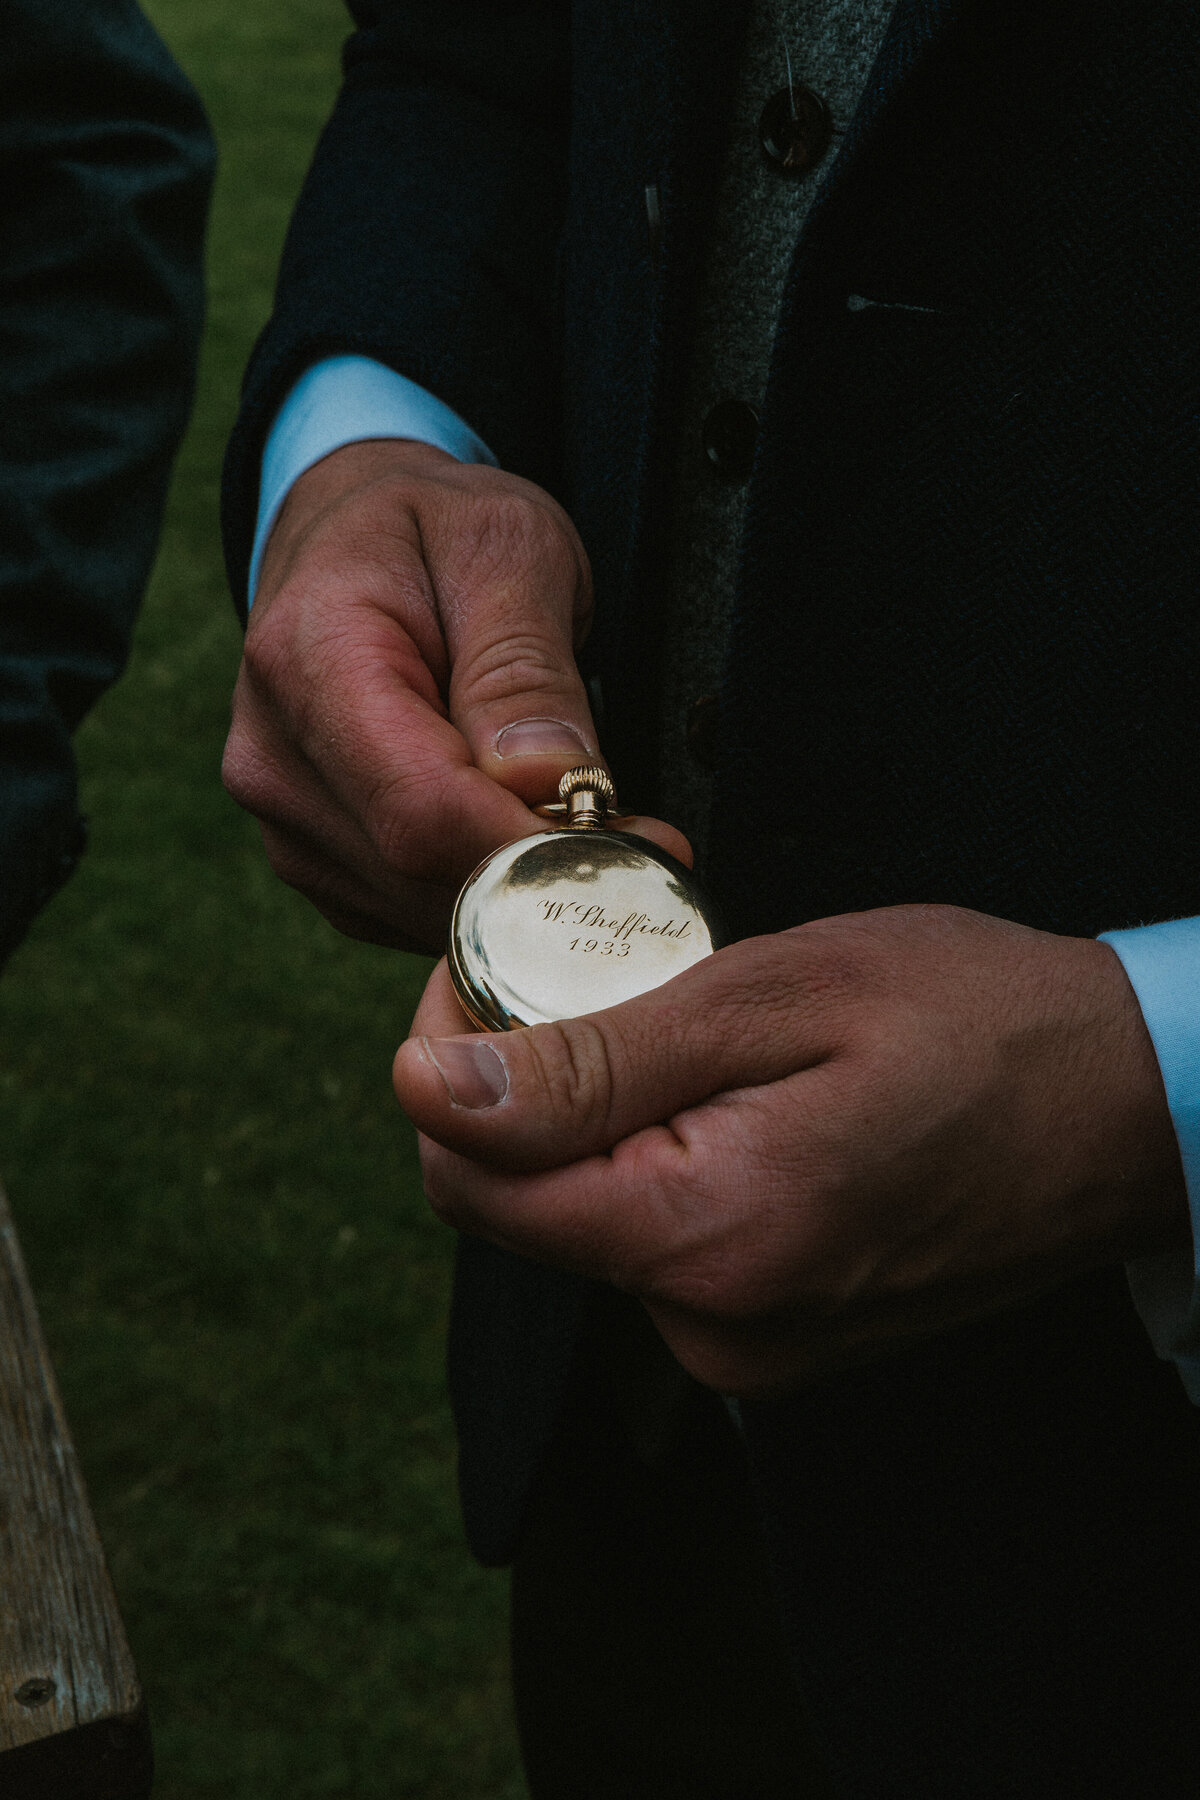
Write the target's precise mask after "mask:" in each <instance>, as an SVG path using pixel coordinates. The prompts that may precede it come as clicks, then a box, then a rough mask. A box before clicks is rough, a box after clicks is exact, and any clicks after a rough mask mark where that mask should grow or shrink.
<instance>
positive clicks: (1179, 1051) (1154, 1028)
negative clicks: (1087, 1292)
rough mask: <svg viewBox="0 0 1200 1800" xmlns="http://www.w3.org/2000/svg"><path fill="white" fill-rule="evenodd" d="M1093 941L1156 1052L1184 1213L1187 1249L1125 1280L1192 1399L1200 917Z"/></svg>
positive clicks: (1197, 1330)
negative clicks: (1112, 961)
mask: <svg viewBox="0 0 1200 1800" xmlns="http://www.w3.org/2000/svg"><path fill="white" fill-rule="evenodd" d="M1101 941H1102V942H1103V943H1106V944H1109V945H1111V947H1112V948H1113V950H1115V951H1116V953H1117V955H1118V956H1119V957H1120V959H1121V963H1122V966H1123V967H1124V970H1125V973H1126V975H1128V977H1129V980H1130V983H1131V985H1132V987H1133V991H1134V993H1135V994H1136V995H1137V998H1138V1004H1139V1005H1140V1007H1141V1009H1142V1014H1143V1017H1144V1018H1145V1021H1146V1026H1147V1029H1148V1030H1149V1033H1150V1038H1151V1041H1152V1043H1153V1045H1154V1051H1155V1055H1156V1056H1157V1057H1158V1066H1159V1068H1160V1070H1161V1071H1162V1078H1163V1086H1164V1087H1165V1088H1166V1091H1167V1103H1168V1105H1169V1106H1170V1109H1171V1120H1172V1123H1173V1124H1174V1126H1175V1135H1176V1137H1177V1139H1178V1140H1179V1154H1180V1157H1181V1159H1182V1162H1183V1175H1184V1180H1185V1182H1186V1184H1187V1195H1188V1205H1189V1207H1190V1208H1191V1215H1192V1249H1191V1250H1190V1252H1189V1251H1182V1250H1179V1251H1169V1252H1167V1253H1165V1254H1163V1255H1161V1256H1146V1257H1141V1258H1139V1260H1138V1261H1137V1262H1132V1263H1130V1264H1129V1265H1128V1274H1129V1286H1130V1289H1131V1291H1132V1294H1133V1299H1134V1304H1135V1305H1136V1307H1137V1309H1138V1312H1139V1313H1140V1314H1141V1317H1142V1322H1143V1324H1144V1325H1145V1327H1146V1329H1147V1331H1148V1332H1149V1334H1150V1339H1151V1342H1152V1343H1153V1345H1154V1348H1155V1349H1156V1350H1157V1352H1158V1354H1159V1355H1160V1356H1161V1357H1163V1358H1164V1359H1168V1360H1173V1361H1174V1362H1175V1363H1176V1364H1177V1366H1178V1368H1179V1373H1180V1375H1181V1377H1182V1379H1183V1384H1184V1387H1185V1388H1186V1389H1187V1391H1188V1395H1189V1397H1190V1398H1191V1400H1192V1401H1193V1402H1194V1403H1195V1404H1196V1405H1198V1406H1200V1269H1198V1267H1197V1257H1196V1248H1195V1246H1196V1245H1197V1244H1200V918H1195V919H1174V920H1172V921H1171V922H1170V923H1169V924H1165V925H1143V926H1140V927H1138V928H1137V929H1136V930H1132V931H1106V932H1103V933H1102V934H1101Z"/></svg>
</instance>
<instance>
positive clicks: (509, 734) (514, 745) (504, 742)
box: [496, 719, 595, 756]
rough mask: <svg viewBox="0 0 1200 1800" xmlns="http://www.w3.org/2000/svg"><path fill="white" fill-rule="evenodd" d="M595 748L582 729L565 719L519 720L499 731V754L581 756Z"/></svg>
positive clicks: (497, 746) (497, 745)
mask: <svg viewBox="0 0 1200 1800" xmlns="http://www.w3.org/2000/svg"><path fill="white" fill-rule="evenodd" d="M581 750H582V751H583V752H584V754H585V755H587V756H592V755H594V754H595V753H594V751H593V750H592V748H591V745H590V744H588V743H587V741H586V739H585V738H584V737H583V734H582V733H581V732H578V731H576V730H575V727H574V726H573V725H566V724H564V723H563V721H562V720H561V719H517V720H515V721H514V723H513V724H511V725H505V726H504V727H503V729H502V730H500V731H498V732H497V733H496V755H497V756H547V755H550V754H553V755H555V756H561V755H562V754H563V752H564V751H565V752H566V754H567V755H568V756H578V755H579V752H580V751H581Z"/></svg>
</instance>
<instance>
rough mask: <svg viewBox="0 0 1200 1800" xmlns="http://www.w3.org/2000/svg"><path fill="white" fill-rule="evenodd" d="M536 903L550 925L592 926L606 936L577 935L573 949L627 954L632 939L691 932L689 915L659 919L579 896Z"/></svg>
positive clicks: (583, 928)
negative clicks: (588, 901) (592, 902)
mask: <svg viewBox="0 0 1200 1800" xmlns="http://www.w3.org/2000/svg"><path fill="white" fill-rule="evenodd" d="M537 904H538V911H539V912H540V913H541V915H542V918H543V919H544V920H545V922H546V924H547V925H565V926H566V927H567V929H568V930H570V929H571V928H572V927H574V929H575V931H576V932H577V933H583V932H586V931H587V930H588V928H589V926H590V928H591V929H592V930H593V931H597V932H602V933H603V934H604V936H603V937H596V938H590V937H584V936H582V935H579V936H576V937H575V938H573V939H572V941H571V946H570V947H571V949H572V950H574V949H576V948H577V947H579V948H582V949H583V950H585V951H590V950H596V949H597V948H599V949H600V953H601V955H603V956H610V955H616V956H625V955H627V954H628V951H629V944H630V940H631V939H638V938H642V937H664V938H679V939H682V938H688V937H690V936H691V934H692V922H691V920H690V919H679V918H668V919H663V920H660V921H657V922H656V921H655V920H654V919H652V918H651V917H650V914H649V913H644V912H630V913H625V914H621V913H620V912H610V911H609V910H608V909H607V908H606V907H603V906H589V905H585V904H584V903H583V902H582V901H579V900H539V901H538V903H537ZM605 946H607V947H605Z"/></svg>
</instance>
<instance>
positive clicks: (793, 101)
mask: <svg viewBox="0 0 1200 1800" xmlns="http://www.w3.org/2000/svg"><path fill="white" fill-rule="evenodd" d="M832 139H833V115H832V114H831V113H830V110H829V108H828V106H827V105H826V104H825V102H824V100H822V98H821V96H820V94H814V93H813V90H812V89H811V88H809V87H802V86H800V85H799V83H797V85H796V86H795V87H794V88H781V89H780V91H779V93H777V94H772V96H771V98H770V99H769V100H768V101H767V104H766V105H765V106H764V107H763V109H762V112H761V113H760V114H759V120H758V141H759V143H760V144H761V145H762V153H763V156H764V158H765V159H766V161H767V162H768V163H769V164H770V166H771V168H773V169H777V170H778V171H779V173H780V174H781V175H807V174H808V172H809V170H810V169H815V168H816V166H817V164H818V163H819V162H820V160H821V158H822V157H823V156H824V154H825V152H826V151H827V150H828V148H829V145H830V143H831V141H832Z"/></svg>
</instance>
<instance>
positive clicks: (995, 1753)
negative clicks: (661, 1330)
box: [743, 1271, 1200, 1800]
mask: <svg viewBox="0 0 1200 1800" xmlns="http://www.w3.org/2000/svg"><path fill="white" fill-rule="evenodd" d="M743 1417H744V1420H745V1425H746V1433H747V1444H748V1448H749V1451H750V1456H751V1462H752V1466H753V1469H754V1476H755V1481H756V1486H757V1489H758V1492H759V1497H760V1500H761V1501H762V1504H763V1508H764V1512H765V1515H766V1519H767V1535H768V1538H769V1542H770V1547H771V1552H772V1556H773V1560H774V1563H775V1569H776V1577H777V1591H778V1592H779V1594H780V1596H781V1600H782V1605H783V1608H784V1613H785V1619H786V1625H787V1629H788V1633H789V1637H790V1641H791V1643H792V1645H793V1648H794V1651H795V1656H796V1662H797V1668H798V1675H799V1679H800V1682H801V1684H802V1686H803V1687H804V1690H805V1692H806V1694H807V1696H808V1699H809V1702H810V1705H811V1708H812V1714H813V1718H814V1724H815V1726H816V1728H817V1730H818V1732H819V1735H820V1740H821V1743H822V1748H823V1750H824V1752H825V1755H826V1759H827V1761H828V1762H829V1765H830V1767H831V1769H832V1770H833V1772H834V1774H835V1777H836V1779H837V1781H838V1785H839V1787H840V1788H842V1789H844V1791H845V1793H846V1795H847V1796H848V1800H916V1797H918V1796H919V1797H920V1800H1143V1797H1144V1800H1195V1796H1196V1795H1197V1794H1200V1414H1198V1413H1197V1412H1196V1410H1195V1409H1193V1408H1192V1407H1191V1406H1190V1404H1189V1403H1188V1401H1187V1398H1186V1396H1185V1395H1184V1393H1183V1390H1182V1388H1181V1386H1180V1383H1179V1379H1178V1376H1177V1374H1176V1373H1175V1370H1174V1369H1173V1368H1172V1367H1171V1366H1169V1365H1165V1364H1162V1363H1160V1362H1159V1361H1158V1360H1157V1358H1156V1357H1155V1356H1154V1355H1153V1353H1152V1352H1151V1350H1150V1348H1149V1346H1148V1344H1147V1341H1146V1338H1145V1334H1144V1332H1143V1331H1142V1328H1141V1326H1140V1324H1139V1322H1138V1320H1137V1318H1136V1316H1135V1315H1134V1313H1133V1310H1132V1307H1131V1305H1130V1303H1129V1299H1128V1295H1127V1293H1126V1291H1125V1284H1124V1279H1123V1276H1122V1275H1121V1273H1120V1272H1119V1271H1114V1272H1112V1273H1111V1274H1107V1273H1106V1274H1105V1275H1103V1276H1101V1277H1097V1278H1095V1279H1091V1280H1089V1281H1087V1282H1085V1283H1081V1284H1077V1285H1076V1286H1074V1287H1072V1288H1070V1289H1067V1290H1063V1291H1061V1292H1060V1293H1057V1294H1054V1295H1051V1296H1048V1297H1047V1298H1045V1299H1044V1300H1041V1301H1039V1302H1038V1303H1037V1304H1036V1305H1034V1306H1031V1307H1027V1308H1025V1309H1023V1310H1022V1311H1020V1312H1018V1313H1015V1314H1010V1315H1006V1316H1005V1317H1003V1318H1000V1319H996V1320H992V1321H989V1322H986V1323H984V1324H981V1325H977V1326H973V1327H971V1328H970V1329H969V1330H965V1331H959V1332H956V1333H954V1334H952V1335H951V1336H948V1337H942V1338H939V1339H937V1340H932V1341H931V1342H930V1343H929V1344H927V1345H925V1346H923V1347H921V1348H920V1349H919V1350H917V1351H915V1352H911V1353H907V1354H905V1355H904V1356H902V1357H899V1358H896V1359H895V1360H892V1361H889V1362H886V1363H882V1364H879V1365H877V1366H875V1367H872V1368H869V1369H864V1370H862V1371H859V1372H857V1373H855V1374H854V1375H852V1376H848V1377H843V1378H840V1379H838V1380H837V1381H833V1382H829V1383H827V1384H824V1385H822V1386H821V1387H819V1388H814V1389H812V1390H810V1391H808V1392H806V1393H804V1394H802V1395H799V1396H797V1397H795V1398H793V1399H790V1400H788V1401H786V1402H784V1403H778V1404H774V1405H770V1406H765V1405H759V1406H753V1407H747V1408H745V1409H744V1412H743Z"/></svg>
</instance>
